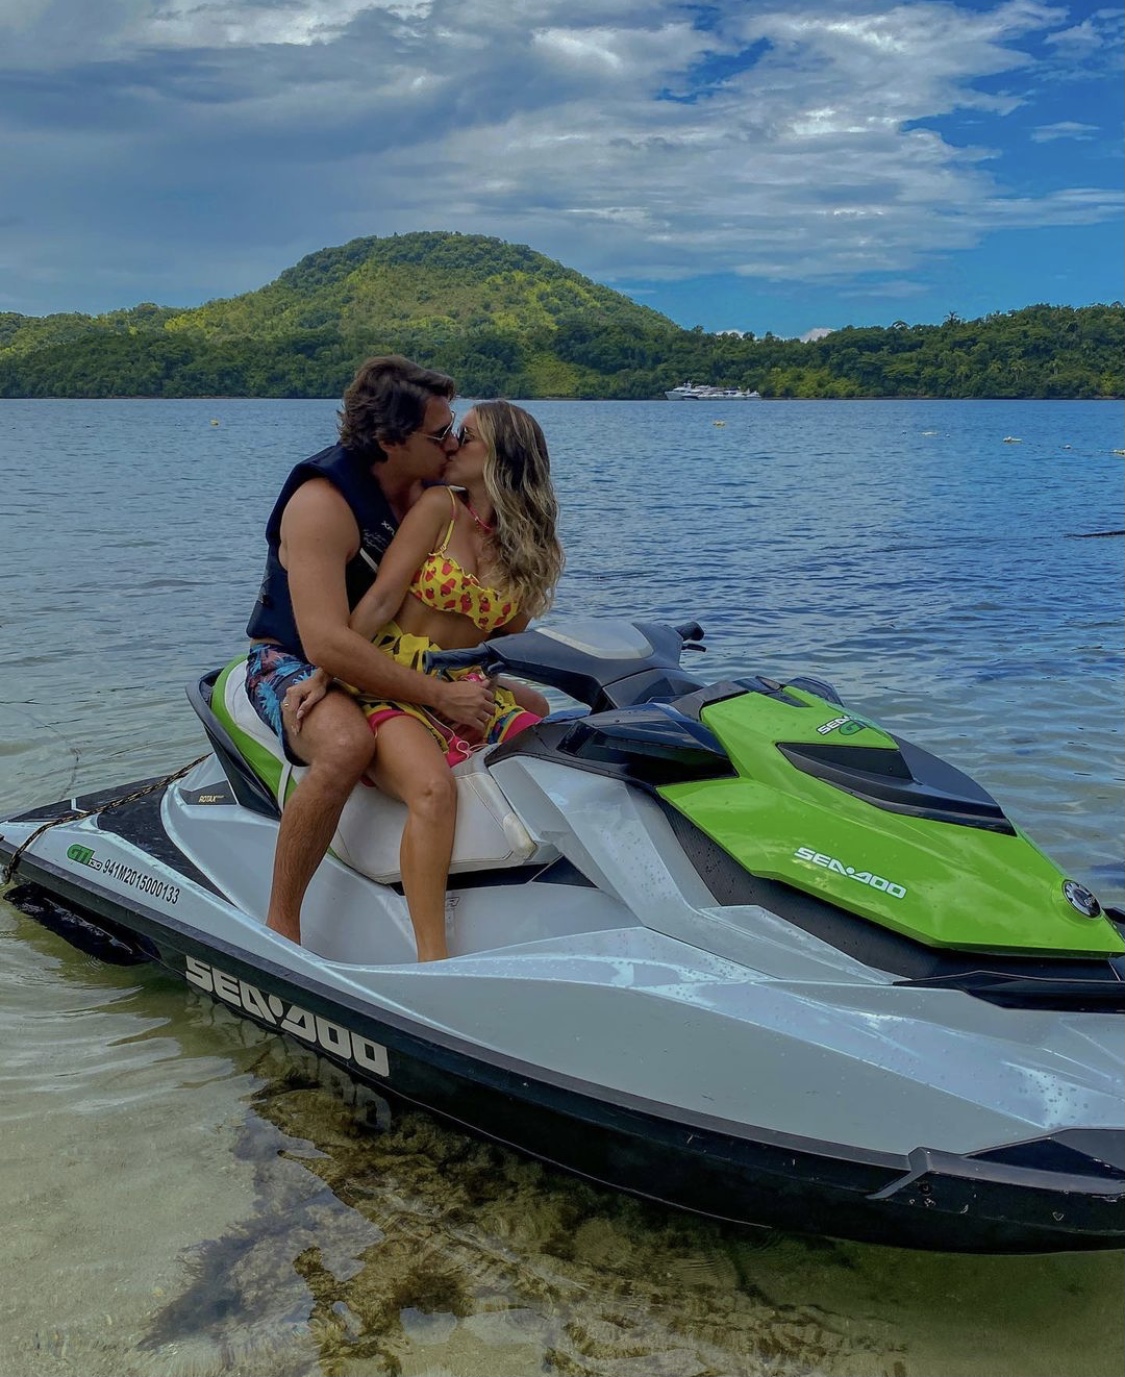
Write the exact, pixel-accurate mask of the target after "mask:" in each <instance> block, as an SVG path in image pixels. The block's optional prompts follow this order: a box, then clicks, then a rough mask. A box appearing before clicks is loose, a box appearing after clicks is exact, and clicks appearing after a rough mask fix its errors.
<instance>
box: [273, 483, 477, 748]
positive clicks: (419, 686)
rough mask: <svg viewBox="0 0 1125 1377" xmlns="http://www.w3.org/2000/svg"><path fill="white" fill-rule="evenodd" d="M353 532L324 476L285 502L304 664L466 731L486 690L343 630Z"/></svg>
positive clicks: (287, 560)
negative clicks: (414, 664) (438, 674)
mask: <svg viewBox="0 0 1125 1377" xmlns="http://www.w3.org/2000/svg"><path fill="white" fill-rule="evenodd" d="M358 534H359V533H358V530H357V528H356V523H355V517H354V516H353V515H352V512H351V509H350V508H349V507H348V504H347V503H346V502H345V501H344V499H343V497H342V496H341V495H340V493H339V492H338V491H337V490H336V488H335V487H333V485H332V484H331V483H329V482H328V481H327V479H320V478H312V479H310V480H309V481H308V482H307V483H302V485H301V486H300V487H299V488H298V489H297V491H296V492H295V493H294V494H293V496H292V497H291V498H290V499H289V502H288V504H287V505H286V508H285V513H284V515H283V516H282V519H281V562H282V565H283V566H284V568H285V570H286V572H287V573H288V575H289V594H290V597H291V598H292V601H293V613H294V616H295V618H296V621H297V630H298V632H299V633H300V637H301V642H302V644H303V645H304V648H305V654H306V655H307V656H308V658H309V660H310V661H311V662H312V663H313V664H315V665H319V666H321V668H323V669H325V670H327V672H328V673H329V674H331V675H332V676H333V678H336V679H342V680H343V681H344V682H345V683H347V684H352V685H353V686H354V687H355V688H358V689H360V690H361V691H362V692H364V693H366V694H370V695H371V696H372V697H376V698H397V699H400V700H401V701H402V702H405V703H418V704H422V705H424V706H426V707H431V708H433V709H434V710H435V711H437V712H439V713H440V714H441V715H442V716H443V717H445V718H446V719H447V720H449V721H451V722H454V723H458V724H462V725H465V726H475V725H477V724H478V723H479V722H481V721H482V720H487V719H489V718H490V717H491V709H492V695H491V691H490V690H489V689H488V688H487V686H486V685H482V684H478V683H475V682H474V681H472V680H466V679H461V680H455V681H451V680H445V679H438V678H435V677H434V676H432V675H428V674H420V673H419V672H418V671H417V670H413V669H409V668H408V667H407V666H406V665H400V664H397V663H396V662H395V661H394V660H392V659H391V657H390V656H389V655H385V654H384V653H383V652H382V651H381V650H376V649H375V647H374V646H373V645H372V644H371V642H370V641H369V640H365V639H364V637H363V636H361V635H360V634H359V632H358V631H354V630H353V629H352V628H351V626H349V625H348V619H349V616H350V609H349V607H348V591H347V582H346V580H345V575H344V571H345V569H346V568H347V565H348V561H349V559H351V557H352V556H353V554H354V553H355V549H356V544H357V540H358ZM396 610H397V609H396Z"/></svg>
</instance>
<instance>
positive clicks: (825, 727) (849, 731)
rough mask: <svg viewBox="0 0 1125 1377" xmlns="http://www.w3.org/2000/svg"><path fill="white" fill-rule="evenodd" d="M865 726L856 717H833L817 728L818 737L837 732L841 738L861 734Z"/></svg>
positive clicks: (865, 724) (864, 723)
mask: <svg viewBox="0 0 1125 1377" xmlns="http://www.w3.org/2000/svg"><path fill="white" fill-rule="evenodd" d="M866 726H867V723H866V722H861V721H860V720H859V718H858V717H834V718H833V719H832V721H831V722H825V723H823V724H822V725H821V726H819V727H817V729H816V730H817V735H818V736H827V735H828V733H829V732H836V731H838V732H839V733H840V735H841V736H854V735H855V734H856V732H861V731H863V729H864V728H865V727H866Z"/></svg>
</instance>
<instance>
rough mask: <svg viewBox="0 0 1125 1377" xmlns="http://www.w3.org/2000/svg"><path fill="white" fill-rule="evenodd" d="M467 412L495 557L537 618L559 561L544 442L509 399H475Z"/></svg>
mask: <svg viewBox="0 0 1125 1377" xmlns="http://www.w3.org/2000/svg"><path fill="white" fill-rule="evenodd" d="M473 410H474V411H475V412H476V419H477V431H478V433H479V434H480V438H481V439H482V440H483V441H484V443H485V444H486V445H487V446H488V458H487V459H486V460H485V465H484V486H485V489H486V490H487V492H488V496H489V497H490V498H491V500H492V509H493V521H494V523H495V527H496V529H495V531H494V532H493V535H492V545H493V548H494V550H495V552H496V557H497V561H498V563H499V564H500V567H501V572H502V574H503V576H504V580H505V582H506V583H507V585H508V587H509V588H510V589H511V591H512V592H513V593H514V594H515V596H516V598H517V599H518V601H519V604H520V607H521V608H522V609H523V610H525V611H526V612H529V613H530V614H531V616H533V617H539V616H542V614H543V613H544V612H546V611H547V609H548V608H549V607H550V606H551V603H552V601H553V600H554V596H555V588H556V586H557V584H558V581H559V579H560V577H561V576H562V571H563V562H564V560H563V552H562V546H561V545H560V544H559V539H558V535H557V534H556V526H557V524H558V516H559V504H558V502H557V500H556V498H555V490H554V488H553V487H552V486H551V460H550V456H549V455H548V453H547V441H546V439H545V438H544V435H543V431H542V430H541V429H540V426H539V422H538V421H537V420H536V419H535V417H534V416H531V415H529V414H528V413H527V412H526V411H524V409H523V408H522V407H519V406H513V405H512V403H511V402H501V401H495V402H478V403H477V404H476V406H474V407H473Z"/></svg>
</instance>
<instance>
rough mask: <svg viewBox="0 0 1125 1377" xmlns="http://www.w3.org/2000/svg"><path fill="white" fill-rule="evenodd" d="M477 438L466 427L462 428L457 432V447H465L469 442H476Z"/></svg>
mask: <svg viewBox="0 0 1125 1377" xmlns="http://www.w3.org/2000/svg"><path fill="white" fill-rule="evenodd" d="M479 438H480V436H478V435H474V434H473V432H472V431H471V430H470V429H469V427H468V426H462V427H461V429H460V430H459V431H458V432H457V443H458V444H459V445H467V444H468V443H469V441H470V440H478V439H479Z"/></svg>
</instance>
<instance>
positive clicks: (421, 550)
mask: <svg viewBox="0 0 1125 1377" xmlns="http://www.w3.org/2000/svg"><path fill="white" fill-rule="evenodd" d="M449 512H450V505H449V489H448V488H430V489H429V490H428V491H426V492H424V493H423V494H422V496H421V497H419V499H418V501H417V502H415V504H414V505H413V507H411V508H410V510H409V511H408V512H407V513H406V515H405V516H404V517H403V519H402V525H401V526H399V528H398V531H397V532H396V533H395V538H394V539H393V540H392V541H391V543H390V545H389V546H388V547H387V550H386V553H385V554H384V555H383V558H382V559H381V560H380V561H379V572H378V574H377V575H376V576H375V582H374V583H373V584H372V585H371V587H370V588H369V589H368V590H367V592H366V593H364V595H363V597H362V598H360V600H359V602H358V603H356V605H355V607H354V608H353V609H352V614H351V617H350V619H349V623H350V625H351V628H352V630H353V631H358V632H359V634H360V635H361V636H364V637H366V638H367V640H371V639H372V638H373V637H374V636H375V635H376V633H377V632H379V631H380V630H381V629H382V628H383V627H384V626H386V624H387V623H388V622H389V621H393V619H394V618H395V617H396V616H397V615H398V613H399V612H400V611H401V609H402V604H403V600H404V599H405V597H406V596H407V591H408V589H409V588H410V585H411V583H412V582H413V581H414V575H415V574H416V573H417V572H418V569H419V568H420V567H421V565H422V562H423V561H424V560H425V559H426V557H427V556H428V555H429V554H430V552H431V551H432V550H434V549H435V548H436V546H437V543H438V535H439V533H440V532H441V531H443V530H444V529H445V527H446V526H448V525H449Z"/></svg>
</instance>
